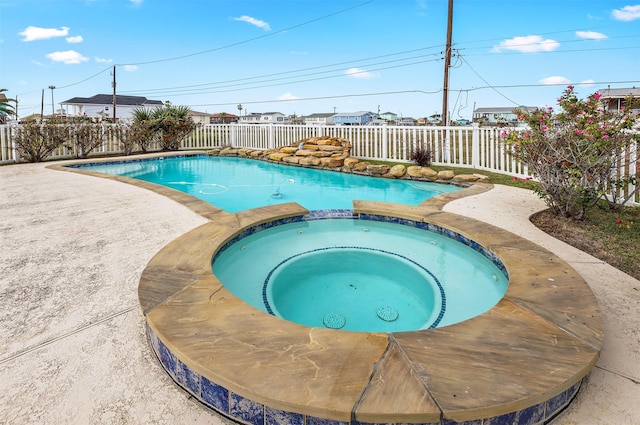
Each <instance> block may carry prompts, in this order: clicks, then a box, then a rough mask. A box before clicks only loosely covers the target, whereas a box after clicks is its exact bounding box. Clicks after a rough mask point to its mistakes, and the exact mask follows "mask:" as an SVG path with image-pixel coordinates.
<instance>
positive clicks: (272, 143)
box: [267, 124, 276, 149]
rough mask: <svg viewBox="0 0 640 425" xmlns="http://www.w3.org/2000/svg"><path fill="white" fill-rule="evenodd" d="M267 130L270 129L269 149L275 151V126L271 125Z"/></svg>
mask: <svg viewBox="0 0 640 425" xmlns="http://www.w3.org/2000/svg"><path fill="white" fill-rule="evenodd" d="M267 128H268V129H269V142H268V146H269V149H275V147H276V145H275V125H274V124H269V126H268V127H267Z"/></svg>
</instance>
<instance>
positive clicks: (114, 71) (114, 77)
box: [111, 65, 116, 124]
mask: <svg viewBox="0 0 640 425" xmlns="http://www.w3.org/2000/svg"><path fill="white" fill-rule="evenodd" d="M111 85H112V86H113V123H114V124H115V123H116V66H115V65H113V83H111Z"/></svg>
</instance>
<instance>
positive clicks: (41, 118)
mask: <svg viewBox="0 0 640 425" xmlns="http://www.w3.org/2000/svg"><path fill="white" fill-rule="evenodd" d="M42 120H44V89H42V99H41V100H40V122H42Z"/></svg>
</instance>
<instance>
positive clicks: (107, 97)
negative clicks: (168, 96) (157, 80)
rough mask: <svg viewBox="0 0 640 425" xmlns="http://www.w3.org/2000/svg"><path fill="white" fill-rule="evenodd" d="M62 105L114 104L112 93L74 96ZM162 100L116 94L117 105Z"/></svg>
mask: <svg viewBox="0 0 640 425" xmlns="http://www.w3.org/2000/svg"><path fill="white" fill-rule="evenodd" d="M60 104H61V105H74V104H76V105H78V104H83V105H112V104H113V95H112V94H96V95H95V96H91V97H72V98H71V99H69V100H65V101H64V102H61V103H60ZM163 104H164V103H163V102H162V101H160V100H149V99H147V98H146V97H142V96H123V95H116V105H120V106H144V105H163Z"/></svg>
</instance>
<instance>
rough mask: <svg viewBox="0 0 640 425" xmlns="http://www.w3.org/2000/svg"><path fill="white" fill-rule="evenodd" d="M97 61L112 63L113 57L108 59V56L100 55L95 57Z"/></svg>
mask: <svg viewBox="0 0 640 425" xmlns="http://www.w3.org/2000/svg"><path fill="white" fill-rule="evenodd" d="M93 59H94V60H95V61H96V62H97V63H111V62H113V59H107V58H99V57H97V56H96V57H95V58H93Z"/></svg>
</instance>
